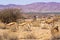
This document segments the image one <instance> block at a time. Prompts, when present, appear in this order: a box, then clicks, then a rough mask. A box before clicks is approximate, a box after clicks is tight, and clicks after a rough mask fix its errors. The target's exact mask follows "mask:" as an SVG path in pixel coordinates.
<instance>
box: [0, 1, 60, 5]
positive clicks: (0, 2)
mask: <svg viewBox="0 0 60 40" xmlns="http://www.w3.org/2000/svg"><path fill="white" fill-rule="evenodd" d="M35 2H59V3H60V0H0V4H1V5H2V4H3V5H7V4H17V5H26V4H31V3H35Z"/></svg>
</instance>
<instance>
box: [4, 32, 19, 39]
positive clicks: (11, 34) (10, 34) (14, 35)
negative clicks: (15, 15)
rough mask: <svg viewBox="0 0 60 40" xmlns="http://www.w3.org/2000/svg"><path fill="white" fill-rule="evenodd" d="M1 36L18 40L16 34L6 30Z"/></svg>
mask: <svg viewBox="0 0 60 40" xmlns="http://www.w3.org/2000/svg"><path fill="white" fill-rule="evenodd" d="M3 38H4V40H19V38H18V36H17V35H16V34H14V33H8V32H4V33H3Z"/></svg>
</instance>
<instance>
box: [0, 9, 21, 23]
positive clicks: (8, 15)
mask: <svg viewBox="0 0 60 40" xmlns="http://www.w3.org/2000/svg"><path fill="white" fill-rule="evenodd" d="M19 18H21V12H20V10H19V9H4V10H2V11H1V12H0V20H1V21H2V22H4V23H10V22H16V20H17V19H19Z"/></svg>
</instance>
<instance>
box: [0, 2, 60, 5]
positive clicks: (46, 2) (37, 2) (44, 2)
mask: <svg viewBox="0 0 60 40" xmlns="http://www.w3.org/2000/svg"><path fill="white" fill-rule="evenodd" d="M34 3H60V2H34ZM30 4H33V3H30ZM0 5H23V4H12V3H11V4H0ZM25 5H29V4H25Z"/></svg>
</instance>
